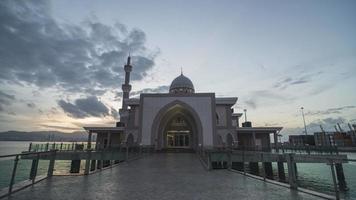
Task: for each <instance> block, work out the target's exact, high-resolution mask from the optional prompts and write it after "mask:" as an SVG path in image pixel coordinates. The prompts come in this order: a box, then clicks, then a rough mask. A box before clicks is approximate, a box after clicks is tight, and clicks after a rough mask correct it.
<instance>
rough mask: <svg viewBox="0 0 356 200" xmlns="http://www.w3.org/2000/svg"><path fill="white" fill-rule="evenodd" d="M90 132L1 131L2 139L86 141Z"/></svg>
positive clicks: (0, 138)
mask: <svg viewBox="0 0 356 200" xmlns="http://www.w3.org/2000/svg"><path fill="white" fill-rule="evenodd" d="M87 139H88V134H87V133H85V132H72V133H63V132H59V131H32V132H25V131H6V132H0V141H63V142H72V141H76V142H84V141H87Z"/></svg>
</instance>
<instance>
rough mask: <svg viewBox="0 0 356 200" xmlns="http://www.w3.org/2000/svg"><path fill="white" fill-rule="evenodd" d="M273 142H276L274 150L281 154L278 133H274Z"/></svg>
mask: <svg viewBox="0 0 356 200" xmlns="http://www.w3.org/2000/svg"><path fill="white" fill-rule="evenodd" d="M273 140H274V148H275V149H276V152H277V153H278V152H279V144H278V133H273Z"/></svg>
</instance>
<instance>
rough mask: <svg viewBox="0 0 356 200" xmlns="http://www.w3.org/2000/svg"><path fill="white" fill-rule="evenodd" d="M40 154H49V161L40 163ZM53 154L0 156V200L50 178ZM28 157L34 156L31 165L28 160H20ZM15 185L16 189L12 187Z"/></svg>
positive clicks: (32, 153)
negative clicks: (0, 167) (0, 166)
mask: <svg viewBox="0 0 356 200" xmlns="http://www.w3.org/2000/svg"><path fill="white" fill-rule="evenodd" d="M42 154H49V155H51V156H52V159H50V160H49V161H48V160H47V161H40V159H39V157H40V156H41V155H42ZM55 154H56V151H46V152H28V153H21V154H12V155H2V156H0V159H1V160H0V163H1V165H2V169H1V176H0V179H1V180H0V183H1V185H0V188H2V187H4V188H3V189H1V190H0V198H1V197H4V196H7V195H10V194H11V193H13V192H15V191H18V190H21V189H23V188H25V187H28V186H29V185H33V184H35V183H36V182H38V181H40V180H43V179H45V178H47V177H50V176H52V175H53V168H54V159H55ZM28 155H35V157H36V159H34V160H33V161H32V163H31V161H30V160H25V159H22V157H23V156H28ZM5 166H7V167H5ZM6 168H8V169H6ZM6 180H7V181H8V185H7V186H6V185H5V183H6ZM15 184H16V187H14V185H15Z"/></svg>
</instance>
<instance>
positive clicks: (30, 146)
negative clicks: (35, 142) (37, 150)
mask: <svg viewBox="0 0 356 200" xmlns="http://www.w3.org/2000/svg"><path fill="white" fill-rule="evenodd" d="M31 149H32V142H30V145H29V147H28V151H29V152H30V151H31Z"/></svg>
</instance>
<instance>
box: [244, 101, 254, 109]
mask: <svg viewBox="0 0 356 200" xmlns="http://www.w3.org/2000/svg"><path fill="white" fill-rule="evenodd" d="M244 103H245V104H246V105H247V106H248V107H250V108H253V109H256V108H257V104H256V102H255V101H254V100H253V99H249V100H247V101H244Z"/></svg>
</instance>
